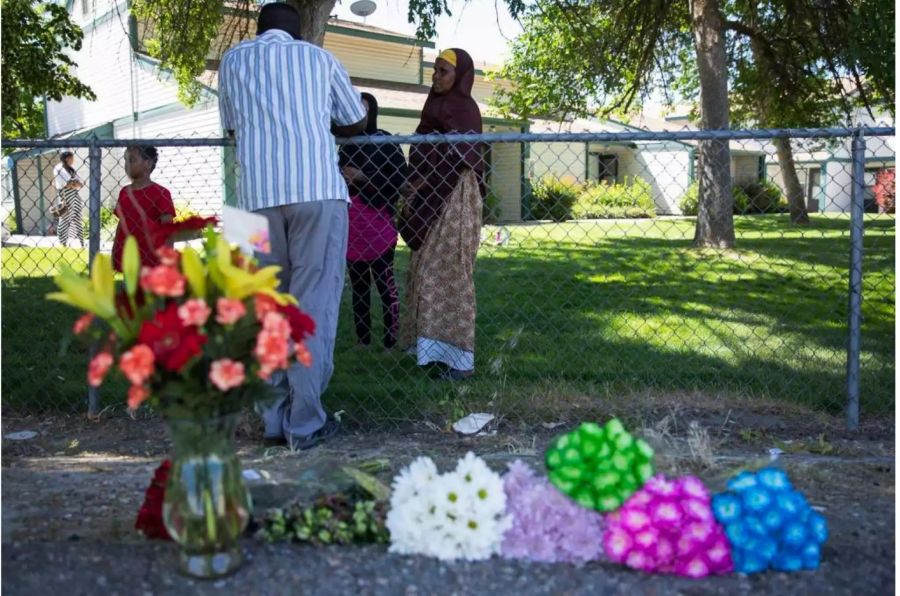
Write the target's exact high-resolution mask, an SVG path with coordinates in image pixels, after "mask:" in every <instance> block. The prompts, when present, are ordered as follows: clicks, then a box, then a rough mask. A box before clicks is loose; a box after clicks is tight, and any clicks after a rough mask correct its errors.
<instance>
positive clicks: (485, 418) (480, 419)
mask: <svg viewBox="0 0 900 596" xmlns="http://www.w3.org/2000/svg"><path fill="white" fill-rule="evenodd" d="M493 419H494V415H493V414H485V413H478V414H469V415H468V416H466V417H465V418H461V419H459V420H457V421H456V422H455V423H454V424H453V430H455V431H456V432H458V433H462V434H464V435H474V434H476V433H478V432H479V431H480V430H481V429H482V428H484V427H485V426H486V425H487V424H488V423H489V422H490V421H491V420H493Z"/></svg>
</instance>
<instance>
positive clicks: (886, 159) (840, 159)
mask: <svg viewBox="0 0 900 596" xmlns="http://www.w3.org/2000/svg"><path fill="white" fill-rule="evenodd" d="M895 159H896V158H895V157H894V156H892V155H886V156H884V157H877V156H873V157H867V158H866V159H865V163H872V162H876V161H877V162H892V161H895ZM832 161H833V162H836V163H853V160H852V159H850V158H849V157H834V156H833V155H832V156H830V157H828V158H826V159H825V161H824V162H822V161H820V160H818V159H803V160H795V161H794V163H795V164H800V165H808V164H820V165H821V164H822V163H827V162H832ZM766 165H767V166H774V165H778V162H777V161H767V162H766Z"/></svg>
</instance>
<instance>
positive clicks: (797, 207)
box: [775, 139, 809, 226]
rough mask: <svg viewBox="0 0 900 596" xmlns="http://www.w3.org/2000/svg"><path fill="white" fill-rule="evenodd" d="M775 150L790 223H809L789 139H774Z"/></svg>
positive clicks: (804, 198) (804, 197)
mask: <svg viewBox="0 0 900 596" xmlns="http://www.w3.org/2000/svg"><path fill="white" fill-rule="evenodd" d="M775 150H776V151H777V153H778V166H779V167H780V168H781V179H782V180H784V188H785V191H786V192H787V199H788V206H789V208H790V211H791V223H792V224H797V225H801V226H803V225H807V224H809V214H808V213H807V212H806V196H805V195H804V194H803V187H802V186H801V185H800V177H799V176H797V167H796V166H795V165H794V151H793V149H792V148H791V140H790V139H775Z"/></svg>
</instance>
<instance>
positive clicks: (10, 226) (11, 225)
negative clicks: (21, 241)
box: [3, 211, 19, 234]
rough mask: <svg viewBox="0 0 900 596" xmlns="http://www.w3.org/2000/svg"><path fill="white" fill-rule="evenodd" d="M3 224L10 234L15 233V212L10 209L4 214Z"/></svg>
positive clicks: (17, 227)
mask: <svg viewBox="0 0 900 596" xmlns="http://www.w3.org/2000/svg"><path fill="white" fill-rule="evenodd" d="M3 226H4V227H5V228H6V231H7V232H9V233H10V234H15V233H16V232H17V231H18V229H19V226H17V225H16V212H15V211H10V212H9V214H7V216H6V221H4V222H3Z"/></svg>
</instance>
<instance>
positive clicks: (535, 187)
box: [531, 176, 581, 222]
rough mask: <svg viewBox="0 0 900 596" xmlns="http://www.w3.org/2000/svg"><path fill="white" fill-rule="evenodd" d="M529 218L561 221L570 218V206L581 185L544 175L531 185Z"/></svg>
mask: <svg viewBox="0 0 900 596" xmlns="http://www.w3.org/2000/svg"><path fill="white" fill-rule="evenodd" d="M531 189H532V193H531V197H532V200H531V219H550V220H552V221H556V222H561V221H566V220H567V219H572V206H573V205H574V204H575V201H577V200H578V194H579V193H580V192H581V187H580V185H579V184H578V183H577V182H569V181H566V180H561V179H559V178H556V177H554V176H544V177H543V178H541V179H540V180H538V181H537V182H535V183H533V184H532V185H531Z"/></svg>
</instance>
